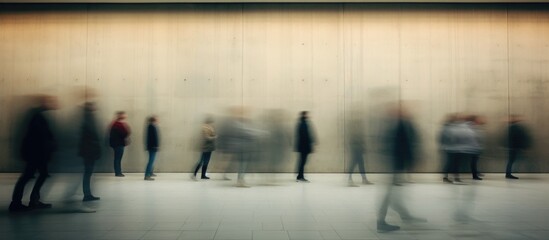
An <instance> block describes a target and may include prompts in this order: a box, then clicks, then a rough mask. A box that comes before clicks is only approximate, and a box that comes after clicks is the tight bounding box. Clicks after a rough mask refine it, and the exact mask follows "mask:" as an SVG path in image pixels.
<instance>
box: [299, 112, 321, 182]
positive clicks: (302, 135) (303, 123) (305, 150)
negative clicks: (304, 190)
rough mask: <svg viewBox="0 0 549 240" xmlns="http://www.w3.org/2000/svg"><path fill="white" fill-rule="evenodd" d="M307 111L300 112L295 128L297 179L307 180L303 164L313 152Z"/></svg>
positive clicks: (312, 139) (311, 133)
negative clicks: (297, 157) (297, 155)
mask: <svg viewBox="0 0 549 240" xmlns="http://www.w3.org/2000/svg"><path fill="white" fill-rule="evenodd" d="M308 118H309V116H308V112H307V111H303V112H301V116H300V118H299V122H298V124H297V128H296V142H295V143H296V146H295V148H296V152H298V153H299V163H298V174H297V181H302V182H308V181H309V180H307V179H306V178H305V176H304V174H303V173H304V171H305V164H306V163H307V156H309V154H310V153H312V152H313V145H314V144H315V140H316V139H315V138H314V134H313V131H312V129H311V127H310V126H309V123H308Z"/></svg>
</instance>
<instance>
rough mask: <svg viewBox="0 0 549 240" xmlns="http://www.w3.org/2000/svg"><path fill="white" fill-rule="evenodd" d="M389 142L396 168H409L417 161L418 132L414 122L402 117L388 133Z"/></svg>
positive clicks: (398, 169)
mask: <svg viewBox="0 0 549 240" xmlns="http://www.w3.org/2000/svg"><path fill="white" fill-rule="evenodd" d="M387 141H388V142H387V144H388V147H389V151H390V154H391V157H392V160H393V168H394V170H397V171H400V170H409V169H410V168H411V167H412V166H413V165H414V163H415V157H416V156H415V154H416V153H415V147H416V145H417V141H418V139H417V134H416V130H415V127H414V126H413V124H412V122H411V121H409V120H407V119H404V118H400V119H397V121H396V123H395V125H394V126H393V128H392V129H391V130H390V132H389V133H388V139H387Z"/></svg>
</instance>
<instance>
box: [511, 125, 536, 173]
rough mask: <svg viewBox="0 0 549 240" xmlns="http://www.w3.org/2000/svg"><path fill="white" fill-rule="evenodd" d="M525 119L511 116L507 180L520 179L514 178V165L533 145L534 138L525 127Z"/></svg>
mask: <svg viewBox="0 0 549 240" xmlns="http://www.w3.org/2000/svg"><path fill="white" fill-rule="evenodd" d="M522 122H523V118H522V116H520V115H511V117H510V120H509V126H508V127H507V141H506V145H507V151H508V159H507V167H506V169H505V178H507V179H519V178H518V177H516V176H514V175H513V174H511V173H512V171H513V164H514V163H515V161H516V160H517V159H518V158H519V157H520V155H521V154H522V153H523V152H524V150H526V149H528V148H529V147H530V146H531V145H532V138H531V137H530V134H529V133H528V130H527V129H526V126H524V124H523V123H522Z"/></svg>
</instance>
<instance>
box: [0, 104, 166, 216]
mask: <svg viewBox="0 0 549 240" xmlns="http://www.w3.org/2000/svg"><path fill="white" fill-rule="evenodd" d="M37 100H38V103H39V106H38V107H36V108H33V109H31V111H30V114H29V117H28V120H27V121H26V123H25V124H26V130H25V133H24V135H23V140H22V143H21V148H20V157H21V159H22V160H23V161H24V162H25V164H26V166H25V169H24V171H23V173H22V174H21V176H20V177H19V179H18V180H17V183H16V184H15V187H14V190H13V194H12V201H11V203H10V206H9V210H10V212H24V211H29V210H32V209H43V208H51V207H52V204H49V203H43V202H41V201H40V190H41V188H42V186H43V184H44V182H45V181H46V179H47V178H48V177H49V172H48V164H49V162H50V161H51V159H52V156H53V154H54V152H55V151H56V150H57V146H58V144H57V141H56V139H55V137H54V134H53V131H52V129H51V126H50V124H49V121H48V120H47V119H48V118H47V117H46V115H45V112H46V111H50V110H56V109H58V107H59V104H58V101H57V98H55V97H53V96H47V95H42V96H38V97H37ZM96 110H97V109H96V105H95V103H93V102H86V103H85V104H84V105H83V108H82V121H81V125H80V135H79V136H80V139H79V143H78V156H79V157H81V158H82V159H83V166H84V173H83V180H82V191H83V193H84V198H83V199H82V201H84V202H87V201H97V200H100V198H99V197H97V196H94V195H93V194H92V191H91V177H92V175H93V172H94V168H95V163H96V161H97V160H99V159H100V158H101V156H102V142H103V141H102V140H101V134H100V133H99V127H98V123H97V119H96V116H95V112H96ZM125 119H126V114H125V113H124V112H122V111H120V112H117V113H116V117H115V120H114V121H113V122H112V124H111V125H110V134H109V146H110V147H112V149H113V152H114V172H115V176H117V177H124V174H123V173H122V167H121V161H122V156H123V154H124V148H125V146H127V145H128V144H130V138H129V136H130V128H129V127H128V124H127V123H126V122H125ZM157 122H158V119H157V117H156V116H151V117H149V119H148V126H147V139H146V149H147V151H148V152H149V162H148V164H147V167H146V169H145V180H154V179H153V178H152V176H154V173H153V164H154V160H155V156H156V152H157V151H158V146H159V137H158V128H157V125H156V124H157ZM36 172H38V173H39V175H38V178H36V181H35V183H34V187H33V189H32V193H31V196H30V201H29V204H28V205H24V204H23V203H22V198H23V194H24V191H25V185H26V184H27V183H28V182H29V181H30V180H31V179H33V178H34V177H35V176H34V175H35V173H36Z"/></svg>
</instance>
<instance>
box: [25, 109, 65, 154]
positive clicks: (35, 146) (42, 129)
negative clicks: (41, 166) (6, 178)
mask: <svg viewBox="0 0 549 240" xmlns="http://www.w3.org/2000/svg"><path fill="white" fill-rule="evenodd" d="M44 111H45V109H43V108H37V109H36V110H34V112H33V114H32V117H31V120H30V122H29V125H28V128H27V132H26V134H25V137H24V138H23V142H22V144H21V156H22V158H23V160H24V161H28V162H30V161H41V159H45V160H49V159H50V158H51V156H52V154H53V152H54V151H55V149H56V146H57V144H56V141H55V138H54V136H53V133H52V131H51V129H50V126H49V124H48V121H47V119H46V117H45V116H44Z"/></svg>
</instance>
